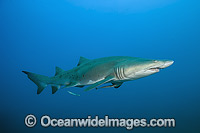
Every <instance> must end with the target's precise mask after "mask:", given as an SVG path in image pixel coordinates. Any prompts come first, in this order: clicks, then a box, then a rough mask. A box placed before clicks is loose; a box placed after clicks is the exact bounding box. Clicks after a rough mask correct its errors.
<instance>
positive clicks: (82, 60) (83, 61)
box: [77, 56, 90, 66]
mask: <svg viewBox="0 0 200 133" xmlns="http://www.w3.org/2000/svg"><path fill="white" fill-rule="evenodd" d="M88 61H90V60H89V59H87V58H85V57H82V56H81V57H80V59H79V62H78V64H77V66H80V65H81V64H84V63H87V62H88Z"/></svg>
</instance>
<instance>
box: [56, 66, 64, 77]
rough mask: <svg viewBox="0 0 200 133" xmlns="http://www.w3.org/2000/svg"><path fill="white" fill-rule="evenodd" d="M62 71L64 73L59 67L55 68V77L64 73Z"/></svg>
mask: <svg viewBox="0 0 200 133" xmlns="http://www.w3.org/2000/svg"><path fill="white" fill-rule="evenodd" d="M64 71H65V70H63V69H61V68H60V67H56V73H55V76H56V75H59V74H61V73H62V72H64Z"/></svg>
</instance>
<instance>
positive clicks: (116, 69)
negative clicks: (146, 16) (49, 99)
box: [22, 56, 174, 95]
mask: <svg viewBox="0 0 200 133" xmlns="http://www.w3.org/2000/svg"><path fill="white" fill-rule="evenodd" d="M173 62H174V61H172V60H152V59H144V58H138V57H127V56H112V57H104V58H99V59H93V60H90V59H86V58H84V57H80V60H79V62H78V65H77V66H76V67H74V68H73V69H71V70H68V71H65V70H63V69H61V68H59V67H56V72H55V76H53V77H47V76H43V75H39V74H35V73H32V72H27V71H22V72H24V73H25V74H27V75H28V78H29V79H30V80H32V81H33V82H34V83H35V84H36V85H37V86H38V89H37V94H40V93H41V92H42V91H43V90H44V88H46V87H47V85H51V86H52V94H54V93H55V92H56V91H57V90H58V89H60V88H67V87H84V86H88V85H89V86H88V87H87V88H86V89H85V91H89V90H91V89H94V88H96V89H98V87H99V86H100V85H102V84H105V83H111V85H107V86H103V87H101V88H109V87H114V88H119V87H120V86H121V85H122V84H123V83H124V82H126V81H131V80H136V79H139V78H142V77H146V76H149V75H152V74H154V73H158V72H159V71H160V69H163V68H166V67H168V66H170V65H172V64H173ZM69 93H70V94H72V95H76V94H75V93H73V92H69Z"/></svg>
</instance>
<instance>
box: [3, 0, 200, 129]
mask: <svg viewBox="0 0 200 133" xmlns="http://www.w3.org/2000/svg"><path fill="white" fill-rule="evenodd" d="M199 6H200V1H198V0H191V1H189V0H148V1H145V0H142V1H139V0H138V1H136V0H115V1H114V0H109V1H107V0H96V1H92V0H85V1H81V0H74V1H72V0H71V1H70V0H59V1H56V0H17V1H16V0H1V1H0V50H1V52H0V56H1V58H0V60H1V69H0V72H1V80H0V81H1V93H0V94H1V96H0V100H1V104H0V107H1V108H0V122H1V123H0V125H1V126H0V129H1V131H2V132H125V131H127V130H126V129H125V128H59V127H56V128H51V127H48V128H43V127H41V126H40V124H39V122H38V123H37V125H36V126H35V127H34V128H28V127H26V126H25V124H24V118H25V116H26V115H28V114H34V115H35V116H36V117H37V118H38V120H39V118H40V117H41V116H43V115H49V116H51V117H52V118H86V117H87V116H88V115H91V116H92V117H94V116H95V115H99V116H100V117H104V116H105V115H109V117H112V118H147V119H151V118H175V119H176V127H175V128H164V127H163V128H159V127H156V128H141V127H140V128H134V129H133V130H131V131H132V132H154V133H155V132H163V133H165V132H166V133H168V132H170V133H174V132H176V133H177V132H182V133H183V132H192V133H199V132H200V127H199V119H200V113H199V112H200V97H199V94H200V84H199V74H200V69H199V65H200V64H199V59H200V54H199V49H200V45H199V44H200V36H199V35H200V8H199ZM80 56H83V57H86V58H89V59H95V58H101V57H107V56H132V57H142V58H149V59H172V60H174V61H175V63H174V64H173V65H172V66H170V67H169V68H166V69H164V70H162V71H161V72H159V73H157V74H155V75H152V76H149V77H146V78H142V79H139V80H135V81H131V82H126V83H124V84H123V85H122V86H121V87H120V88H118V89H114V88H110V89H102V90H91V91H89V92H84V91H83V88H68V89H63V90H59V91H58V92H56V94H54V95H52V94H51V88H50V86H48V87H47V88H46V89H45V90H44V91H43V92H42V93H41V94H40V95H37V94H36V90H37V89H36V88H37V87H36V85H35V84H34V83H33V82H31V81H30V80H29V79H28V78H27V76H26V75H25V74H23V73H22V72H21V71H22V70H27V71H31V72H35V73H38V74H43V75H46V76H53V75H54V73H55V66H59V67H61V68H63V69H64V70H69V69H71V68H73V67H75V66H76V65H77V63H78V60H79V57H80ZM67 90H70V91H73V92H77V93H80V94H81V96H80V97H76V96H73V95H70V94H68V93H67Z"/></svg>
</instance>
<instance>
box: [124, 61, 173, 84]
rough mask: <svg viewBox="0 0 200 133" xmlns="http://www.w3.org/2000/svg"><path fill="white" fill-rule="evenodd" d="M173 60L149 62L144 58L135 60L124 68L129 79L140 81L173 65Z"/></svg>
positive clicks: (128, 62)
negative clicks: (139, 79)
mask: <svg viewBox="0 0 200 133" xmlns="http://www.w3.org/2000/svg"><path fill="white" fill-rule="evenodd" d="M173 63H174V61H172V60H149V59H143V58H135V59H133V60H129V61H127V63H126V65H125V66H124V75H125V76H126V78H127V79H131V80H133V79H138V78H142V77H146V76H149V75H151V74H154V73H157V72H159V71H160V69H164V68H166V67H169V66H170V65H172V64H173Z"/></svg>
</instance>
